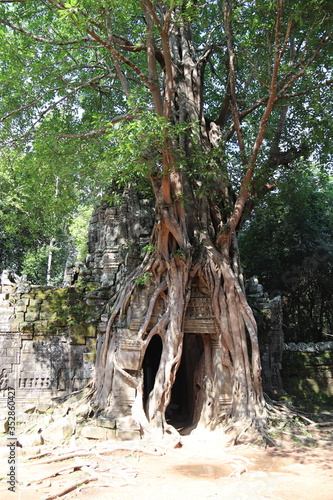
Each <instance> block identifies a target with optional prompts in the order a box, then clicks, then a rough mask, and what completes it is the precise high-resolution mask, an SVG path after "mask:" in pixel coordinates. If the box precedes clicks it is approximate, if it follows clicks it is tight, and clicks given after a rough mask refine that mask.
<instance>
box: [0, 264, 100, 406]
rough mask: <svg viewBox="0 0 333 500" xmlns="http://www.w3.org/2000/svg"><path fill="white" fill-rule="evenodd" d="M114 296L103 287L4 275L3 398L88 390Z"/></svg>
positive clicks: (0, 300)
mask: <svg viewBox="0 0 333 500" xmlns="http://www.w3.org/2000/svg"><path fill="white" fill-rule="evenodd" d="M107 298H108V294H105V292H103V291H101V290H95V291H94V290H89V287H88V288H84V287H81V288H78V287H74V286H73V287H69V288H63V289H55V288H51V287H39V286H31V285H29V284H27V283H20V282H18V283H13V282H12V281H10V280H8V279H7V276H6V274H3V275H2V280H1V286H0V397H1V398H4V397H5V389H6V388H7V386H8V385H9V386H15V387H16V389H17V391H18V392H17V397H18V398H22V399H24V400H25V401H26V400H36V399H37V400H38V399H45V398H51V397H59V396H63V395H64V394H67V393H69V392H72V391H75V390H78V389H81V388H83V387H84V386H85V385H86V383H87V382H88V381H89V380H90V377H91V375H92V371H93V367H94V356H95V344H96V334H97V331H98V328H99V327H101V328H103V327H104V326H105V325H104V324H103V323H102V324H100V315H101V311H102V310H103V307H104V306H105V303H106V301H107Z"/></svg>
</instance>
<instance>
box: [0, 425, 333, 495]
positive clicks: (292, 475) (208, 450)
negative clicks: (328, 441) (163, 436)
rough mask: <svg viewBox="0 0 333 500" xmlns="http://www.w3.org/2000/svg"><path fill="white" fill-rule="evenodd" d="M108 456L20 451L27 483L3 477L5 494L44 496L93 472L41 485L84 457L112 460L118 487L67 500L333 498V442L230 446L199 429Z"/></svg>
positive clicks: (21, 469) (20, 465)
mask: <svg viewBox="0 0 333 500" xmlns="http://www.w3.org/2000/svg"><path fill="white" fill-rule="evenodd" d="M104 458H105V460H104V462H103V461H102V460H100V459H99V458H98V457H96V456H91V457H81V458H79V459H70V460H66V461H62V462H57V463H52V464H41V463H40V462H41V460H39V463H38V465H34V464H33V463H32V462H31V461H29V462H27V461H26V457H25V456H20V457H19V461H18V479H19V484H20V486H19V488H18V490H17V492H16V493H15V494H13V493H11V492H8V491H7V489H6V485H5V482H4V481H2V484H1V487H0V498H1V500H16V499H22V500H39V499H43V498H44V499H45V498H46V497H48V496H50V495H51V493H52V494H56V493H57V492H59V491H60V490H63V489H64V488H65V487H66V486H67V485H69V484H72V483H73V482H75V481H77V480H79V479H80V478H81V477H82V476H85V477H89V476H87V475H86V474H85V473H84V472H83V471H82V470H77V471H74V472H72V473H71V474H69V473H68V471H67V472H66V473H65V474H63V475H58V476H56V477H54V478H51V479H50V478H47V479H45V480H43V481H42V482H41V483H39V484H37V483H36V482H35V481H36V480H37V479H39V478H43V477H45V476H47V475H49V474H51V473H52V472H55V471H58V470H59V469H62V468H65V467H69V466H73V465H75V464H77V463H78V460H79V461H80V460H81V462H80V463H81V464H84V463H86V464H87V465H89V464H91V463H92V462H96V463H99V464H100V465H101V464H102V462H103V463H104V464H105V463H108V467H109V469H110V465H112V467H111V469H110V472H111V473H112V469H113V468H114V470H117V474H116V475H115V476H114V477H111V476H109V478H108V480H109V481H110V480H111V481H112V482H113V483H114V484H115V485H116V487H112V488H110V487H101V486H94V482H91V483H89V484H88V485H86V487H85V488H83V489H81V490H80V489H76V490H75V491H73V492H71V493H68V494H67V495H65V496H62V497H61V498H63V499H86V500H87V499H101V500H106V499H110V498H111V499H119V500H141V499H142V500H143V499H144V500H153V499H154V500H157V499H158V500H178V499H179V500H187V499H189V500H201V499H221V500H222V499H223V500H263V499H271V500H333V447H327V448H326V449H324V448H320V447H314V448H293V447H291V446H288V447H286V448H283V449H266V450H263V449H260V448H254V447H233V448H226V445H225V441H224V440H223V437H222V436H220V435H218V434H215V433H213V434H210V435H209V434H205V435H195V433H194V434H192V435H191V436H187V437H184V438H183V446H182V447H181V448H177V449H171V450H168V451H167V452H166V454H165V455H162V456H152V455H146V454H142V453H138V452H131V451H123V452H117V453H116V454H112V456H111V455H109V456H104ZM107 460H109V462H107ZM110 460H112V464H110ZM2 461H3V460H2ZM122 475H123V477H121V476H122ZM1 476H2V477H3V473H2V471H1ZM129 482H130V483H131V484H129ZM126 483H127V484H126ZM121 484H124V486H121ZM125 484H126V485H125ZM117 485H118V486H117Z"/></svg>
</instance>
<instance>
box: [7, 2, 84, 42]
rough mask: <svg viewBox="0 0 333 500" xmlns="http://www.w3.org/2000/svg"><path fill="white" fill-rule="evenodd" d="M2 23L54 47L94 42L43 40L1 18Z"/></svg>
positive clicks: (82, 40) (82, 39)
mask: <svg viewBox="0 0 333 500" xmlns="http://www.w3.org/2000/svg"><path fill="white" fill-rule="evenodd" d="M0 1H1V0H0ZM16 1H25V0H16ZM0 23H1V24H4V25H5V26H8V27H9V28H12V29H13V30H15V31H19V32H20V33H23V35H26V36H28V37H29V38H32V39H33V40H36V42H43V43H49V44H52V45H73V44H74V43H81V42H92V41H93V40H92V39H91V38H81V39H79V40H74V39H72V40H52V39H50V38H43V37H41V36H38V35H35V34H34V33H32V32H31V31H28V30H26V29H24V28H21V27H20V26H17V25H16V24H13V23H11V22H10V21H7V20H6V19H3V18H0Z"/></svg>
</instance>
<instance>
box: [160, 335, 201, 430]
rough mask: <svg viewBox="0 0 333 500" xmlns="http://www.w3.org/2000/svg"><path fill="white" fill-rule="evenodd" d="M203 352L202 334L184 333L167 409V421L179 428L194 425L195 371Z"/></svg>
mask: <svg viewBox="0 0 333 500" xmlns="http://www.w3.org/2000/svg"><path fill="white" fill-rule="evenodd" d="M202 353H203V342H202V339H201V335H198V334H197V333H186V334H184V342H183V353H182V358H181V362H180V365H179V368H178V371H177V375H176V380H175V383H174V385H173V387H172V391H171V400H170V403H169V406H168V407H167V410H166V418H167V422H168V423H169V424H171V425H173V426H174V427H175V428H176V429H177V430H182V429H184V428H186V427H190V426H192V425H194V424H195V423H196V422H193V416H194V408H195V400H196V388H195V371H196V369H197V367H198V364H199V361H200V358H201V355H202Z"/></svg>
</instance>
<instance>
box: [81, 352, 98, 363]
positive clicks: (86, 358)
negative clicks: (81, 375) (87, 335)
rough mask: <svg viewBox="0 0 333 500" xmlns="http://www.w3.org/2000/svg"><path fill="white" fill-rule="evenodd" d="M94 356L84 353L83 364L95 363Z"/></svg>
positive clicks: (92, 353) (90, 353) (93, 354)
mask: <svg viewBox="0 0 333 500" xmlns="http://www.w3.org/2000/svg"><path fill="white" fill-rule="evenodd" d="M95 359H96V354H95V353H94V352H85V353H84V354H83V361H84V363H92V364H93V363H95Z"/></svg>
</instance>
